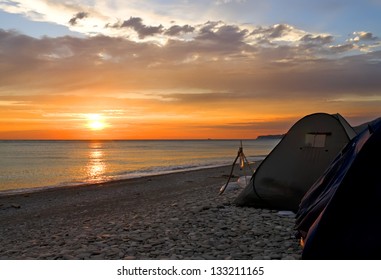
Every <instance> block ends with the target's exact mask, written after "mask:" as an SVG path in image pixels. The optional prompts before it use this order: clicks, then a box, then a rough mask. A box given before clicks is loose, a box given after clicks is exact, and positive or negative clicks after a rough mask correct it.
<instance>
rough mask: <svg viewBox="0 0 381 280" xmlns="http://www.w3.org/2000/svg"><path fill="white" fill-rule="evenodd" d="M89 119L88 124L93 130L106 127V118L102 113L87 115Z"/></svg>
mask: <svg viewBox="0 0 381 280" xmlns="http://www.w3.org/2000/svg"><path fill="white" fill-rule="evenodd" d="M86 117H87V119H88V123H87V126H88V127H89V128H90V129H91V130H102V129H104V128H105V127H106V124H105V122H104V118H103V116H102V115H100V114H88V115H86Z"/></svg>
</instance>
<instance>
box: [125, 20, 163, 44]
mask: <svg viewBox="0 0 381 280" xmlns="http://www.w3.org/2000/svg"><path fill="white" fill-rule="evenodd" d="M120 27H129V28H132V29H133V30H135V31H136V32H137V33H138V36H139V38H140V39H144V38H145V37H147V36H153V35H156V34H161V33H162V32H163V30H164V28H163V26H162V25H159V26H147V25H144V24H143V20H142V19H141V18H139V17H131V18H130V19H129V20H125V21H124V22H123V23H122V24H121V26H120Z"/></svg>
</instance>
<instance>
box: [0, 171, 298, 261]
mask: <svg viewBox="0 0 381 280" xmlns="http://www.w3.org/2000/svg"><path fill="white" fill-rule="evenodd" d="M230 168H231V167H230V166H225V167H217V168H209V169H201V170H194V171H187V172H178V173H171V174H165V175H156V176H151V177H142V178H135V179H129V180H123V181H115V182H108V183H101V184H95V185H87V186H77V187H66V188H65V187H63V188H56V189H46V190H42V191H36V192H31V193H20V194H0V224H1V227H0V248H1V250H0V259H2V260H19V259H21V260H29V259H36V260H45V259H46V260H61V259H74V260H81V259H85V260H91V259H98V260H124V259H126V260H135V259H136V260H157V259H161V260H163V259H164V260H172V259H175V260H182V259H184V260H194V259H195V260H204V259H205V260H251V259H257V260H271V259H276V260H298V259H300V258H301V247H300V245H299V242H298V240H297V239H296V238H295V237H294V230H293V227H294V222H295V221H294V217H293V216H292V215H283V214H282V213H281V212H279V211H276V210H269V209H256V208H251V207H237V206H235V205H234V204H232V202H233V200H234V198H235V197H236V196H237V195H238V194H239V193H240V191H241V190H242V188H241V189H240V188H236V189H233V190H232V189H228V190H226V191H225V192H224V193H223V194H222V195H219V189H220V187H221V186H222V185H223V184H225V183H226V181H227V178H228V176H229V173H230ZM236 169H238V168H236ZM239 172H240V171H239V170H238V171H235V173H234V177H233V179H232V181H234V180H237V178H238V177H239V176H240V175H242V174H239Z"/></svg>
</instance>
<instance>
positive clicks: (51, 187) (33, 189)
mask: <svg viewBox="0 0 381 280" xmlns="http://www.w3.org/2000/svg"><path fill="white" fill-rule="evenodd" d="M261 161H262V160H259V161H256V162H255V163H253V165H254V164H255V166H256V165H257V162H258V163H259V162H261ZM228 166H231V165H228V164H217V165H207V166H195V167H190V168H184V169H177V170H176V169H171V170H165V171H157V172H152V173H148V172H147V173H142V174H140V175H126V177H125V178H124V177H121V178H112V179H104V180H101V179H100V180H95V181H93V182H92V181H89V182H85V181H83V182H78V183H75V182H72V183H58V184H55V185H48V186H41V187H30V188H18V189H17V188H16V189H5V190H0V197H2V196H11V195H18V194H20V195H23V194H30V193H34V192H41V191H42V192H43V191H47V190H55V189H65V188H76V187H79V188H82V187H91V186H95V185H100V184H114V183H123V182H124V181H128V180H133V179H139V178H149V177H155V176H161V175H169V174H172V173H181V172H190V171H197V170H203V169H212V168H220V167H228Z"/></svg>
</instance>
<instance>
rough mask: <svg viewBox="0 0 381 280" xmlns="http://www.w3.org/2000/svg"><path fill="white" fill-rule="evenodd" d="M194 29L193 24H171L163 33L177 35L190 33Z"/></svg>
mask: <svg viewBox="0 0 381 280" xmlns="http://www.w3.org/2000/svg"><path fill="white" fill-rule="evenodd" d="M194 30H195V28H194V27H193V26H190V25H188V24H186V25H183V26H179V25H173V26H171V27H170V28H168V29H167V30H166V31H165V32H164V34H165V35H168V36H178V35H181V34H184V33H191V32H193V31H194Z"/></svg>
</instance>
